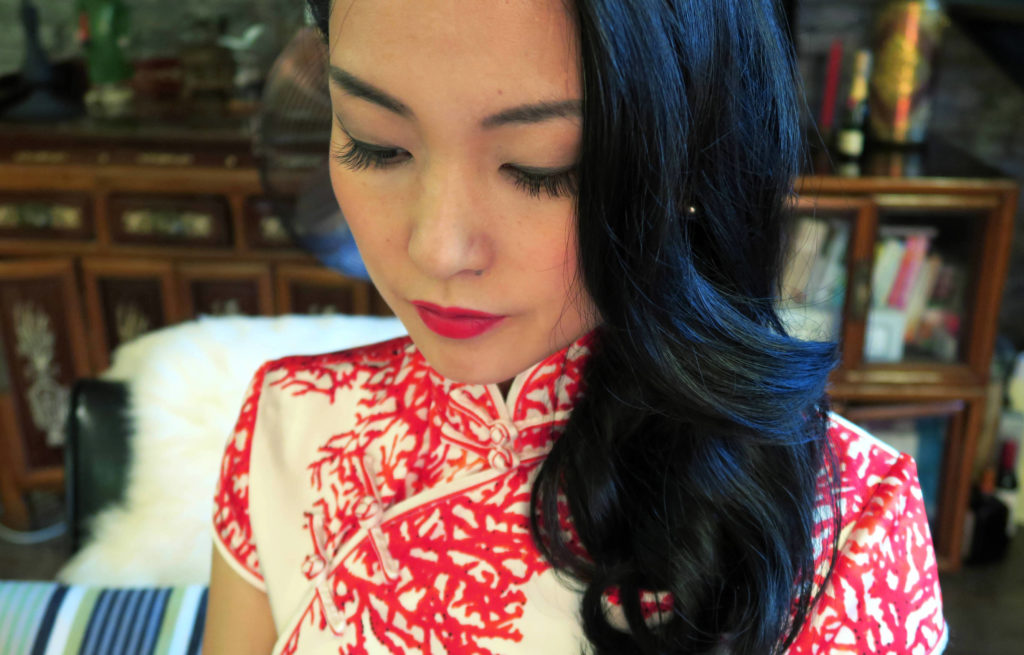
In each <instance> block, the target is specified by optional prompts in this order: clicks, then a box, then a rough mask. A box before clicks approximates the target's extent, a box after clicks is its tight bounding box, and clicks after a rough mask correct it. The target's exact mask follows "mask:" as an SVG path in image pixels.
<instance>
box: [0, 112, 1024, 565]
mask: <svg viewBox="0 0 1024 655" xmlns="http://www.w3.org/2000/svg"><path fill="white" fill-rule="evenodd" d="M76 129H77V132H76ZM167 144H173V145H171V146H168V145H167ZM799 191H800V198H799V200H798V209H799V210H800V212H802V213H806V214H813V215H815V216H821V217H829V218H831V219H833V220H838V221H844V222H845V223H846V224H847V225H848V226H849V229H850V239H849V244H848V247H847V251H846V255H845V257H844V265H845V269H846V277H847V280H848V284H847V285H846V289H845V293H844V298H843V303H842V308H841V314H842V316H841V320H840V321H839V323H838V325H837V326H836V327H835V330H834V334H833V335H832V336H833V337H834V338H838V339H840V340H841V343H842V362H841V366H840V367H839V368H838V369H837V370H836V371H835V372H834V375H833V377H832V385H831V393H832V396H833V399H834V403H835V407H836V409H837V410H838V411H840V413H844V414H845V415H846V416H848V417H849V418H850V419H851V420H854V421H861V420H863V421H869V420H872V419H873V418H878V417H890V418H892V417H899V416H929V415H943V416H947V417H948V431H947V434H946V436H945V443H944V446H943V448H944V454H943V458H942V462H943V464H942V479H941V486H940V497H939V501H938V502H939V518H938V521H937V529H936V531H935V535H934V537H935V543H936V549H937V553H938V556H939V561H940V565H941V566H942V567H943V568H945V569H951V568H956V567H957V566H959V562H960V558H959V557H958V553H959V552H960V546H961V529H962V525H963V521H964V514H965V509H966V506H967V496H968V489H969V484H970V474H971V470H970V467H971V464H972V462H973V460H974V453H975V449H976V444H977V440H978V434H979V431H980V426H981V418H982V407H983V404H984V392H985V387H986V383H987V382H988V374H989V361H990V359H991V356H992V350H993V343H994V337H995V325H996V316H997V314H998V308H999V300H1000V295H1001V293H1002V288H1003V283H1004V280H1005V276H1006V269H1007V259H1008V254H1009V246H1010V241H1011V232H1012V219H1013V212H1014V209H1015V207H1016V197H1017V188H1016V186H1015V185H1014V184H1013V183H1012V182H1011V181H1009V180H1006V179H1002V178H1001V177H1000V176H999V175H998V173H995V172H993V171H989V170H985V169H983V168H979V167H977V166H976V165H974V164H972V163H970V162H969V161H968V160H967V159H966V158H964V157H962V156H961V155H959V154H957V153H951V152H944V151H942V150H940V149H938V148H932V149H930V150H927V151H925V152H923V153H922V152H902V153H870V152H869V153H868V155H867V158H866V159H865V160H864V161H863V162H861V171H860V174H858V175H855V176H848V177H844V176H842V175H837V174H836V172H835V171H834V170H832V169H831V168H830V165H829V164H828V163H827V162H826V161H824V160H823V159H821V157H820V154H819V157H818V158H817V159H816V165H815V169H814V171H813V172H809V173H808V174H807V175H806V176H804V177H803V178H802V179H801V180H800V183H799ZM906 221H909V222H911V223H914V224H919V225H929V224H934V225H935V226H936V227H937V229H938V230H939V232H940V233H941V234H944V235H945V236H944V237H943V239H942V243H943V244H944V246H946V247H948V246H949V245H950V244H952V245H953V246H955V249H956V250H957V252H956V253H952V254H955V255H957V256H962V259H963V263H964V266H965V267H966V269H967V279H968V289H967V294H966V300H965V303H966V304H965V305H964V307H963V325H962V329H961V330H960V332H959V334H958V336H957V346H956V349H955V353H953V357H952V359H951V360H950V361H928V360H927V358H925V359H923V360H922V359H920V358H919V359H917V360H913V359H910V358H905V359H904V360H902V361H897V362H877V361H871V359H870V358H868V357H866V356H865V340H866V337H867V336H868V325H869V323H870V316H871V311H872V309H871V288H870V280H871V272H872V266H873V258H874V252H875V244H876V242H877V240H878V238H879V228H880V226H884V225H886V224H893V223H901V222H906ZM0 260H2V261H0V331H2V333H3V348H4V350H3V357H0V367H5V368H6V374H5V375H4V376H2V378H0V426H2V434H0V493H2V496H0V498H2V502H3V505H4V509H5V513H4V519H3V520H4V522H6V523H8V524H10V525H12V526H19V527H24V526H25V525H26V524H27V522H28V516H27V512H26V510H25V506H24V504H23V494H24V492H25V491H27V490H30V489H33V488H40V487H49V488H58V487H60V485H61V484H62V471H63V467H62V448H61V445H60V443H59V438H58V436H57V432H56V431H55V430H56V426H55V425H54V424H53V417H52V416H50V417H49V418H48V419H46V418H45V417H46V416H47V412H46V411H44V408H51V409H53V411H57V410H58V409H60V408H61V407H63V406H65V405H66V403H67V394H68V389H70V385H71V382H72V381H73V380H74V379H75V378H76V377H84V376H94V375H96V374H98V373H99V372H100V371H102V370H103V369H104V368H105V367H106V366H107V365H108V364H109V358H110V353H111V351H112V350H113V349H114V348H116V347H117V346H118V345H119V344H121V343H123V342H125V341H127V340H129V339H132V338H134V337H135V336H138V335H139V334H142V333H145V332H147V331H149V330H152V329H155V328H157V327H160V326H163V325H168V324H173V323H176V322H179V321H182V320H187V319H189V318H191V317H193V316H195V315H196V314H198V313H213V314H218V313H242V314H283V313H292V312H299V313H322V312H345V313H356V314H360V313H383V312H386V311H387V310H386V307H385V306H384V304H383V302H382V301H381V300H380V298H379V296H378V295H377V294H376V293H375V291H374V290H373V289H372V288H371V287H370V286H369V285H368V284H367V283H365V282H362V281H359V280H352V279H347V278H344V277H342V276H340V275H338V274H336V273H333V272H331V271H328V270H326V269H324V268H323V267H321V266H319V265H318V264H317V263H316V262H315V261H313V260H312V258H310V257H309V256H307V255H305V254H303V253H301V252H299V251H298V250H296V249H295V248H294V247H293V246H292V245H291V243H290V242H289V240H288V238H287V235H286V234H285V232H284V230H283V229H282V228H281V225H280V223H279V222H277V221H276V219H275V218H274V216H273V214H272V212H271V211H270V210H269V205H268V203H267V202H266V200H265V199H264V198H263V197H262V194H261V188H260V184H259V176H258V173H257V171H256V169H255V167H254V163H253V161H252V159H251V157H250V155H249V147H248V140H247V138H246V136H245V131H244V129H242V128H240V127H239V126H237V125H235V126H233V127H232V126H231V125H228V126H227V127H223V126H222V127H220V128H217V129H205V130H204V129H199V128H195V129H191V130H190V129H184V130H183V129H181V128H180V127H176V126H175V127H170V128H166V129H164V130H163V131H161V130H160V129H155V130H150V131H146V130H144V129H142V128H141V127H138V128H136V127H131V126H129V127H128V128H124V129H122V130H121V131H118V130H116V129H113V128H108V127H93V128H89V127H88V126H85V127H82V126H79V127H77V128H75V127H68V128H61V129H56V128H55V129H49V130H45V131H44V130H39V129H37V130H35V131H34V132H32V131H31V130H30V131H28V132H26V131H25V130H23V129H20V128H18V129H16V128H13V127H10V126H7V127H4V126H0ZM19 339H20V340H19ZM41 380H42V381H41ZM62 403H63V405H62ZM40 416H42V417H44V420H42V421H40V419H39V417H40Z"/></svg>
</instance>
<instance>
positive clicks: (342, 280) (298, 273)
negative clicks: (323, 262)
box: [276, 265, 372, 314]
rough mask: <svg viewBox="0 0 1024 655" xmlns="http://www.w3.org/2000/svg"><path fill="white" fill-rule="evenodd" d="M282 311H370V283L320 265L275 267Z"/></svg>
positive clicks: (319, 312)
mask: <svg viewBox="0 0 1024 655" xmlns="http://www.w3.org/2000/svg"><path fill="white" fill-rule="evenodd" d="M276 281H277V300H278V311H279V312H280V313H282V314H369V313H371V309H372V307H371V293H370V291H371V289H370V283H369V282H364V281H363V280H357V279H354V278H350V277H346V276H344V275H342V274H340V273H337V272H335V271H332V270H328V269H325V268H322V267H319V266H301V265H295V266H278V267H277V273H276Z"/></svg>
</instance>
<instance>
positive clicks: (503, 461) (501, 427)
mask: <svg viewBox="0 0 1024 655" xmlns="http://www.w3.org/2000/svg"><path fill="white" fill-rule="evenodd" d="M518 434H519V432H518V430H516V428H515V426H514V425H513V426H510V425H508V424H506V423H505V422H499V423H495V424H494V425H492V426H491V429H490V432H489V434H488V436H489V437H490V441H491V447H490V451H489V452H488V453H487V463H488V464H490V465H491V468H493V469H495V470H497V471H500V472H502V473H504V472H505V471H508V470H511V469H514V468H515V467H517V466H519V455H517V454H516V452H515V450H513V448H512V444H513V443H514V442H515V438H516V437H517V436H518Z"/></svg>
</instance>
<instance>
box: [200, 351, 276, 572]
mask: <svg viewBox="0 0 1024 655" xmlns="http://www.w3.org/2000/svg"><path fill="white" fill-rule="evenodd" d="M268 366H269V362H268V363H267V364H264V365H263V366H261V367H260V368H259V370H257V371H256V374H255V375H254V376H253V378H252V380H251V381H250V383H249V387H248V389H247V390H246V392H245V396H244V400H243V402H242V409H241V411H240V412H239V415H238V420H237V421H236V422H235V428H234V430H233V431H232V433H231V436H230V437H229V438H228V440H227V444H226V445H225V447H224V455H223V457H222V459H221V465H220V475H219V478H218V480H217V490H216V493H215V494H214V507H213V541H214V543H215V544H216V546H217V548H218V549H219V550H220V553H221V555H222V556H223V557H224V559H226V560H227V561H228V564H230V565H231V567H232V568H233V569H235V571H236V572H238V574H239V575H240V576H242V578H244V579H245V580H246V581H247V582H249V583H250V584H252V585H253V586H255V587H257V588H259V589H260V590H261V591H266V584H265V583H264V580H263V574H262V573H261V572H260V562H259V556H258V554H257V552H256V542H255V539H254V537H253V533H252V525H251V523H250V520H249V512H250V507H249V459H250V454H251V451H252V440H253V432H254V431H255V429H256V415H257V412H258V409H259V401H260V394H261V392H262V389H263V379H264V376H265V375H266V371H267V367H268Z"/></svg>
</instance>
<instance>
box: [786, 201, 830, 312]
mask: <svg viewBox="0 0 1024 655" xmlns="http://www.w3.org/2000/svg"><path fill="white" fill-rule="evenodd" d="M827 233H828V223H827V222H825V221H822V220H819V219H816V218H813V217H810V216H801V217H800V218H798V219H797V223H796V229H795V230H794V232H793V241H792V243H791V244H790V247H789V253H788V255H787V260H786V267H785V269H784V271H783V276H782V294H783V298H784V299H785V300H786V301H788V302H796V303H804V302H807V292H808V282H809V281H810V279H811V274H812V272H813V271H814V268H815V265H816V262H817V261H818V259H819V254H820V252H821V248H822V244H823V242H824V239H825V236H826V235H827Z"/></svg>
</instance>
